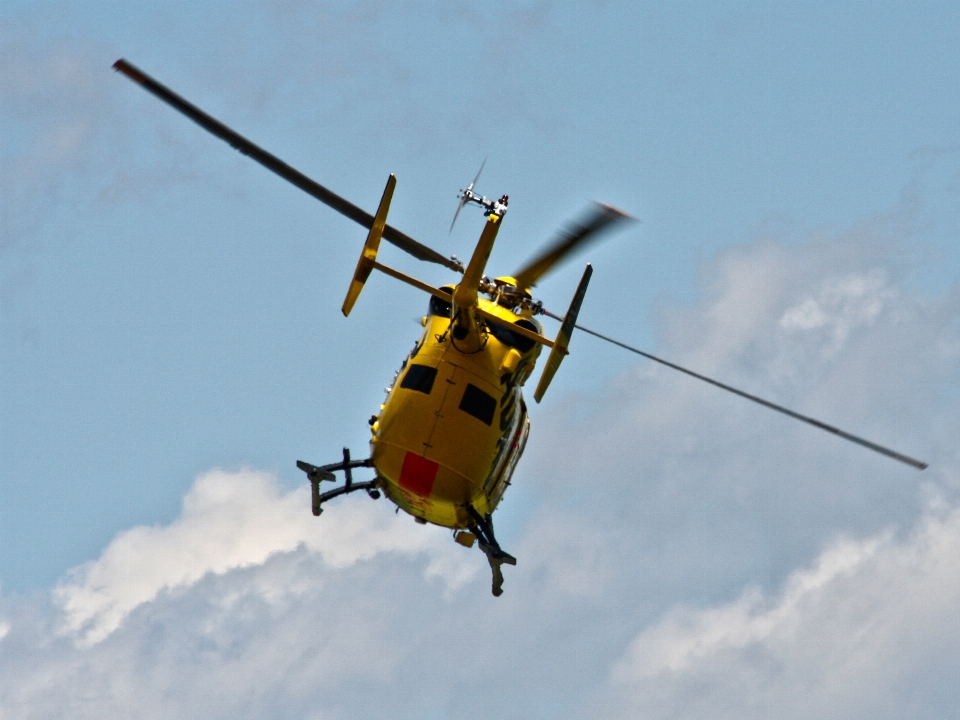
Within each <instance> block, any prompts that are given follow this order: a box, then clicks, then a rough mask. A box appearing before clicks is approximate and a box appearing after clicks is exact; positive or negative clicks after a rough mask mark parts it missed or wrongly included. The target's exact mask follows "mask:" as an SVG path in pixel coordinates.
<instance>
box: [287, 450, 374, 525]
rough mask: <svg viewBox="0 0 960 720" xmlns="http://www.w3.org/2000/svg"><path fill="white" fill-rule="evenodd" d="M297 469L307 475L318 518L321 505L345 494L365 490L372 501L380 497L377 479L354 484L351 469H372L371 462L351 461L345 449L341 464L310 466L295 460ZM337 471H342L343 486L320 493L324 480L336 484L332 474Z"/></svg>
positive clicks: (334, 476) (315, 513) (369, 459)
mask: <svg viewBox="0 0 960 720" xmlns="http://www.w3.org/2000/svg"><path fill="white" fill-rule="evenodd" d="M297 467H298V468H300V469H301V470H303V471H304V472H305V473H306V474H307V479H308V480H309V481H310V489H311V491H312V492H311V497H312V500H313V514H314V515H316V516H319V515H320V513H322V512H323V508H322V507H321V506H322V505H323V503H325V502H326V501H327V500H330V499H331V498H335V497H338V496H340V495H346V494H347V493H352V492H356V491H357V490H366V492H367V495H369V496H370V497H372V498H373V499H374V500H376V499H377V498H379V497H380V490H379V489H377V486H378V482H377V479H376V478H374V479H373V480H369V481H367V482H354V481H353V469H354V468H360V467H373V460H372V459H371V458H367V459H366V460H351V459H350V450H349V449H347V448H344V449H343V462H338V463H332V464H330V465H321V466H319V467H318V466H316V465H311V464H310V463H305V462H303V460H297ZM337 470H343V474H344V477H345V481H344V484H343V485H341V486H340V487H338V488H334V489H333V490H327V492H325V493H321V492H320V483H321V482H323V481H324V480H329V481H331V482H336V480H337V476H336V475H334V473H335V472H336V471H337Z"/></svg>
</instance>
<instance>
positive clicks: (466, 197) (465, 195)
mask: <svg viewBox="0 0 960 720" xmlns="http://www.w3.org/2000/svg"><path fill="white" fill-rule="evenodd" d="M486 164H487V158H484V159H483V162H482V163H480V169H479V170H477V176H476V177H475V178H474V179H473V182H472V183H470V184H469V185H467V189H466V190H464V191H462V192H461V194H460V204H459V205H457V211H456V212H455V213H454V214H453V222H452V223H450V232H453V226H454V225H456V224H457V217H458V216H459V215H460V211H461V210H463V206H464V205H466V204H467V203H468V202H469V201H470V195H471V193H472V192H473V186H474V185H476V184H477V180H479V179H480V173H482V172H483V167H484V165H486Z"/></svg>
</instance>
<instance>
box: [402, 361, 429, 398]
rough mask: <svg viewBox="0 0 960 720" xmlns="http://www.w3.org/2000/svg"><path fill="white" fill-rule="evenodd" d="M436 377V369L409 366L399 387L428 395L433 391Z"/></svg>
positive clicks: (426, 366)
mask: <svg viewBox="0 0 960 720" xmlns="http://www.w3.org/2000/svg"><path fill="white" fill-rule="evenodd" d="M436 377H437V369H436V368H435V367H430V366H429V365H411V366H410V369H409V370H407V374H406V375H404V376H403V382H401V383H400V387H402V388H406V389H407V390H417V391H418V392H422V393H426V394H427V395H429V394H430V391H431V390H433V381H434V380H435V379H436Z"/></svg>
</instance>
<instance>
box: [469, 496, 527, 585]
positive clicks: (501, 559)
mask: <svg viewBox="0 0 960 720" xmlns="http://www.w3.org/2000/svg"><path fill="white" fill-rule="evenodd" d="M467 513H468V514H469V515H470V517H471V518H473V521H474V522H475V523H476V524H475V525H474V526H473V527H472V528H470V529H471V531H472V532H473V534H474V535H476V536H477V543H478V544H479V545H480V549H481V550H483V554H484V555H486V556H487V561H488V562H489V563H490V570H491V571H492V572H493V587H492V588H491V591H492V592H493V595H494V597H500V596H501V595H503V572H501V570H500V566H501V565H503V564H504V563H506V564H507V565H516V564H517V559H516V558H515V557H514V556H513V555H510V554H509V553H506V552H504V551H503V549H502V548H501V547H500V543H498V542H497V537H496V535H494V534H493V518H492V517H491V516H490V515H486V516H483V515H481V514H480V513H479V512H477V509H476V508H475V507H473V505H469V504H468V505H467Z"/></svg>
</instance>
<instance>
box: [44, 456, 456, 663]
mask: <svg viewBox="0 0 960 720" xmlns="http://www.w3.org/2000/svg"><path fill="white" fill-rule="evenodd" d="M385 505H386V504H385V503H377V504H373V503H350V504H346V505H343V506H342V507H340V506H335V507H333V508H330V509H327V510H326V511H325V512H324V514H323V516H322V522H318V521H317V519H316V518H314V517H313V515H312V514H311V513H310V512H309V506H310V497H309V492H308V490H307V489H306V488H301V489H298V490H294V491H290V492H284V491H283V490H282V488H281V487H280V485H279V484H278V482H277V481H276V479H275V478H274V477H272V476H270V475H267V474H265V473H259V472H254V471H240V472H225V471H222V470H215V471H212V472H209V473H206V474H205V475H203V476H201V477H200V478H198V479H197V481H196V483H195V484H194V486H193V487H192V488H191V489H190V491H189V492H188V493H187V495H186V497H185V498H184V501H183V511H182V513H181V515H180V517H179V518H177V519H176V520H175V521H174V522H173V523H171V524H170V525H167V526H153V527H146V526H139V527H135V528H132V529H130V530H127V531H125V532H123V533H121V534H120V535H118V536H117V537H116V538H115V539H114V540H113V541H112V542H111V543H110V545H109V546H108V547H107V548H106V550H104V552H103V554H102V555H101V556H100V557H99V558H98V559H97V560H95V561H92V562H89V563H87V564H85V565H83V566H81V567H79V568H76V569H75V570H74V571H72V572H71V574H70V577H69V578H68V579H67V580H66V581H65V582H63V583H61V584H60V585H59V586H58V587H57V588H56V589H55V590H54V597H55V600H56V603H57V605H59V606H60V607H61V608H62V610H63V618H64V622H63V630H64V631H65V632H67V633H71V634H79V635H80V637H81V638H82V640H83V642H84V643H86V644H92V643H96V642H99V641H101V640H103V639H104V638H105V637H107V636H108V635H109V634H110V633H111V632H113V631H114V630H116V629H117V628H118V627H119V626H120V624H121V623H122V622H123V620H124V619H125V618H126V617H127V616H128V615H129V614H130V612H131V611H132V610H133V609H134V608H136V607H138V606H140V605H142V604H143V603H146V602H149V601H151V600H153V599H155V598H156V597H157V595H158V594H160V593H161V592H162V591H164V590H170V589H175V588H182V587H187V586H190V585H193V584H195V583H196V582H198V581H199V580H200V579H201V578H203V577H204V576H205V575H207V574H208V573H213V574H221V575H222V574H224V573H226V572H229V571H230V570H234V569H237V568H244V567H250V566H253V565H263V564H264V563H265V562H266V561H267V559H268V558H270V557H271V556H272V555H274V554H276V553H289V552H293V551H294V550H296V549H297V548H298V547H300V546H304V547H306V548H307V549H308V550H309V551H311V552H318V553H320V555H321V556H322V558H323V560H324V563H325V564H326V565H327V566H329V567H331V568H345V567H349V566H350V565H352V564H354V563H355V562H357V561H358V560H368V559H370V558H372V557H374V556H375V555H377V554H379V553H383V552H402V553H407V554H415V553H418V552H429V553H430V554H431V562H430V565H429V566H428V569H427V574H428V576H431V577H432V576H439V577H442V578H445V579H447V580H448V581H449V582H450V584H451V585H452V586H454V587H457V586H459V585H462V584H463V583H465V582H468V581H469V580H471V579H472V576H473V568H464V567H462V564H459V566H458V563H456V562H451V560H450V558H449V557H447V555H448V554H449V552H450V550H452V548H450V547H449V543H447V542H446V541H447V540H448V538H447V537H446V534H445V533H443V532H442V531H441V532H439V533H438V532H437V529H431V530H430V531H426V532H424V531H423V530H422V529H421V528H418V527H415V526H414V525H413V523H410V522H404V521H402V520H401V519H400V518H399V517H397V516H395V515H394V514H393V513H392V512H390V511H389V509H388V508H386V507H385ZM403 520H409V518H407V517H406V516H405V517H404V518H403ZM262 591H263V594H264V597H267V598H269V597H270V596H271V594H275V593H276V592H278V591H279V590H278V589H277V588H271V587H265V588H263V589H262Z"/></svg>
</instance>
